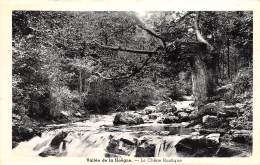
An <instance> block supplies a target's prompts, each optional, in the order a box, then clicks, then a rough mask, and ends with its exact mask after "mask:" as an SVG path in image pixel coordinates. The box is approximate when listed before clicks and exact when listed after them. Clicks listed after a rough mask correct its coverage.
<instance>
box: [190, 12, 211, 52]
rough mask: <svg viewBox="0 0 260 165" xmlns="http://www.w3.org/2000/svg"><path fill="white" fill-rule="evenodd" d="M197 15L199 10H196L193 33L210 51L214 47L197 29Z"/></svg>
mask: <svg viewBox="0 0 260 165" xmlns="http://www.w3.org/2000/svg"><path fill="white" fill-rule="evenodd" d="M199 16H200V12H197V14H196V17H195V20H194V29H195V33H196V36H197V40H198V41H200V42H202V43H204V44H206V45H207V46H208V47H209V49H210V51H212V50H213V49H214V47H213V46H212V45H211V44H210V43H209V42H208V41H207V40H206V39H205V38H204V37H203V36H202V35H201V33H200V31H199V26H198V22H199Z"/></svg>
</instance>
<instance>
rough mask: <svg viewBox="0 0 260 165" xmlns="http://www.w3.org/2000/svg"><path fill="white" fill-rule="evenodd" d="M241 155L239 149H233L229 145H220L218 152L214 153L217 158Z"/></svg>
mask: <svg viewBox="0 0 260 165" xmlns="http://www.w3.org/2000/svg"><path fill="white" fill-rule="evenodd" d="M241 153H242V151H241V148H238V147H234V146H231V145H225V144H221V146H220V148H219V150H218V152H217V153H216V156H217V157H232V156H236V155H240V154H241Z"/></svg>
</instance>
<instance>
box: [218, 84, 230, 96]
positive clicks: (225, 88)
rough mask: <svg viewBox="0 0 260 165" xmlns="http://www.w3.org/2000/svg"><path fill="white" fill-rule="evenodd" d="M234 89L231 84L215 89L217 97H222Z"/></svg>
mask: <svg viewBox="0 0 260 165" xmlns="http://www.w3.org/2000/svg"><path fill="white" fill-rule="evenodd" d="M233 88H234V86H233V84H227V85H224V86H221V87H219V88H217V89H216V92H217V94H218V95H223V94H224V93H226V92H229V91H232V90H233Z"/></svg>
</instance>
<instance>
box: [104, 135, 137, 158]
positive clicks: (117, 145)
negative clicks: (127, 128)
mask: <svg viewBox="0 0 260 165" xmlns="http://www.w3.org/2000/svg"><path fill="white" fill-rule="evenodd" d="M134 148H135V143H134V142H132V141H130V140H127V139H124V138H121V139H114V138H112V139H110V141H109V143H108V146H107V147H106V151H107V152H108V153H113V154H119V155H128V156H129V155H130V153H131V152H132V151H133V150H134Z"/></svg>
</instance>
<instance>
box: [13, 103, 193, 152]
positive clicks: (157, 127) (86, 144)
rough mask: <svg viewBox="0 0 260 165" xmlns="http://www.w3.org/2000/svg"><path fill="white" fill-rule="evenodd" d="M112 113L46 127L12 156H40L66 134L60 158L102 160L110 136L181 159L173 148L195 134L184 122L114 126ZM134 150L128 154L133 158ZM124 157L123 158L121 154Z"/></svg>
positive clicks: (60, 149) (177, 105)
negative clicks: (135, 141) (149, 145)
mask: <svg viewBox="0 0 260 165" xmlns="http://www.w3.org/2000/svg"><path fill="white" fill-rule="evenodd" d="M190 103H192V101H182V102H176V107H177V109H181V108H187V107H189V105H190ZM114 116H115V114H109V115H91V117H90V119H89V120H86V121H83V122H75V123H68V124H56V125H48V126H47V129H46V130H48V131H45V132H43V133H42V136H41V137H38V136H36V137H34V138H32V139H31V140H29V141H25V142H21V143H20V144H19V145H18V146H17V147H16V148H14V150H13V153H14V154H15V155H19V156H39V154H40V153H41V152H43V151H44V150H46V149H47V148H48V147H49V146H50V143H51V140H52V139H53V138H54V137H55V136H56V135H57V134H58V133H60V132H61V131H64V132H67V133H68V135H67V137H66V138H65V139H64V140H65V141H63V142H62V143H61V144H60V146H59V149H58V150H59V153H61V154H60V155H59V156H72V157H104V156H106V153H107V151H106V147H107V146H108V144H109V140H110V138H111V137H116V138H124V139H138V141H141V140H142V139H145V138H146V139H149V140H150V142H151V143H153V144H156V149H155V156H156V157H175V156H180V155H178V154H177V153H176V150H175V145H176V144H177V143H178V142H179V140H181V139H182V138H184V137H186V136H190V134H192V133H193V132H194V130H193V129H189V128H185V127H184V125H185V124H186V123H180V124H159V123H157V122H156V120H155V121H152V122H151V121H149V122H145V123H144V124H140V125H135V126H127V125H121V126H114V125H113V119H114ZM135 153H136V148H135V149H134V150H133V151H132V152H131V153H130V156H135ZM121 156H122V157H123V155H121Z"/></svg>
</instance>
